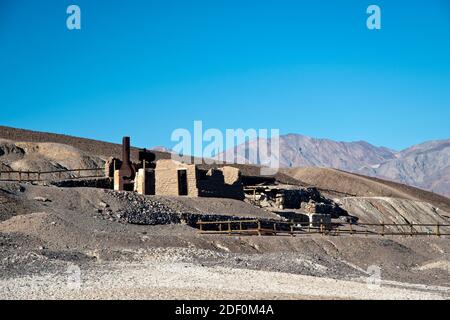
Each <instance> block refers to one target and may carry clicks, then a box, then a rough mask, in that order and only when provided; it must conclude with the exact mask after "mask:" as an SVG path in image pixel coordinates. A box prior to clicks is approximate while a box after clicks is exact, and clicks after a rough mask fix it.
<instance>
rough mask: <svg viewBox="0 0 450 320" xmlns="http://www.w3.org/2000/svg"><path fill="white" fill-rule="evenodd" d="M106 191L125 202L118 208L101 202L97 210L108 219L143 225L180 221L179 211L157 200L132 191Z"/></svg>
mask: <svg viewBox="0 0 450 320" xmlns="http://www.w3.org/2000/svg"><path fill="white" fill-rule="evenodd" d="M106 193H107V194H108V195H109V196H111V197H112V198H114V199H115V200H116V201H117V200H118V201H120V202H122V203H123V204H125V205H123V206H120V208H119V209H118V210H112V209H111V208H110V206H109V205H108V204H105V203H101V204H100V205H99V207H100V209H99V211H101V213H102V214H103V215H105V216H106V217H107V218H108V219H109V220H112V221H118V222H126V223H133V224H145V225H156V224H169V223H179V222H180V218H179V213H177V212H176V211H175V210H173V209H171V208H169V207H168V206H166V205H164V204H162V203H160V202H158V201H155V200H151V199H148V198H146V197H144V196H142V195H139V194H137V193H134V192H125V191H121V192H118V191H110V190H108V191H106Z"/></svg>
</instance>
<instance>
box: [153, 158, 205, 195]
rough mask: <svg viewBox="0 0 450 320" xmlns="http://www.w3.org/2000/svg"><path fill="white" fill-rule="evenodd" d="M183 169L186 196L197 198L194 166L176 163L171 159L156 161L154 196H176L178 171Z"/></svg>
mask: <svg viewBox="0 0 450 320" xmlns="http://www.w3.org/2000/svg"><path fill="white" fill-rule="evenodd" d="M179 169H185V170H186V175H187V185H188V186H187V187H188V188H187V189H188V196H190V197H197V196H198V195H199V194H198V189H197V174H196V168H195V165H188V164H184V163H181V162H176V161H173V160H171V159H166V160H158V161H157V162H156V168H155V194H156V195H166V196H178V170H179Z"/></svg>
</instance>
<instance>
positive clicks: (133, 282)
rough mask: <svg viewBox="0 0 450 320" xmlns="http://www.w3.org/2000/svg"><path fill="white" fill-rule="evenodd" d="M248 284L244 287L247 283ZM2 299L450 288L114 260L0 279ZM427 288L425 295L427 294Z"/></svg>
mask: <svg viewBox="0 0 450 320" xmlns="http://www.w3.org/2000/svg"><path fill="white" fill-rule="evenodd" d="M243 284H245V285H243ZM0 287H1V288H2V290H1V291H0V298H1V299H230V298H239V299H242V298H245V299H317V298H319V299H323V298H326V299H443V298H448V297H449V294H450V289H449V288H441V287H429V286H416V285H405V284H401V283H396V282H392V281H390V282H381V284H380V285H376V284H375V285H374V284H373V283H371V282H370V283H367V282H366V281H364V279H362V281H347V280H337V279H331V278H325V277H321V278H320V277H312V276H305V275H296V274H289V273H283V272H270V271H261V270H248V269H238V268H227V267H206V266H201V265H197V264H194V263H183V262H173V261H169V262H167V261H152V260H149V261H141V262H138V263H124V262H114V263H108V264H102V265H101V266H97V267H96V268H81V269H80V268H79V267H78V266H76V265H74V264H70V263H69V264H67V268H66V269H65V270H64V271H61V272H58V273H53V274H45V275H35V276H26V277H20V278H11V279H3V280H0ZM424 290H426V291H424Z"/></svg>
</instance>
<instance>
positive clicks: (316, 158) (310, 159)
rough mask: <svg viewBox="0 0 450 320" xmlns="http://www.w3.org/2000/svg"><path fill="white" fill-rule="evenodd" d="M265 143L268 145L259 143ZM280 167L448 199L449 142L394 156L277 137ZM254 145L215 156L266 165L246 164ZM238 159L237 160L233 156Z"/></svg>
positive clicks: (370, 148)
mask: <svg viewBox="0 0 450 320" xmlns="http://www.w3.org/2000/svg"><path fill="white" fill-rule="evenodd" d="M262 142H266V143H268V145H269V146H270V144H271V141H270V139H269V140H268V141H262ZM279 145H280V156H279V164H280V167H284V168H289V167H330V168H336V169H340V170H345V171H350V172H354V173H360V174H364V175H368V176H374V177H378V178H383V179H389V180H393V181H397V182H400V183H404V184H408V185H412V186H415V187H419V188H422V189H426V190H430V191H433V192H436V193H440V194H443V195H446V196H450V139H447V140H438V141H427V142H424V143H421V144H418V145H415V146H412V147H409V148H407V149H405V150H403V151H400V152H397V151H395V150H391V149H388V148H385V147H376V146H374V145H371V144H370V143H368V142H365V141H356V142H338V141H333V140H329V139H316V138H311V137H307V136H303V135H299V134H288V135H283V136H280V137H279ZM257 150H258V141H257V140H254V141H250V142H247V143H245V144H241V145H239V146H237V147H236V148H235V149H234V151H235V152H234V157H233V153H232V151H233V150H227V151H226V152H224V153H222V154H220V155H218V157H219V159H225V160H226V161H227V162H237V161H238V160H240V161H243V160H245V161H247V162H250V163H252V164H258V165H268V163H269V162H268V158H267V157H266V158H264V157H262V158H258V159H257V160H256V161H250V159H249V155H250V154H252V152H256V151H257ZM236 155H238V156H236Z"/></svg>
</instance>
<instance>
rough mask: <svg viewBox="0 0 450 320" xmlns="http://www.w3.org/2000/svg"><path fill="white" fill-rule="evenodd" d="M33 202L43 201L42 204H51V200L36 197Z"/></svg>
mask: <svg viewBox="0 0 450 320" xmlns="http://www.w3.org/2000/svg"><path fill="white" fill-rule="evenodd" d="M33 200H36V201H41V202H51V200H50V199H48V198H44V197H34V198H33Z"/></svg>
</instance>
